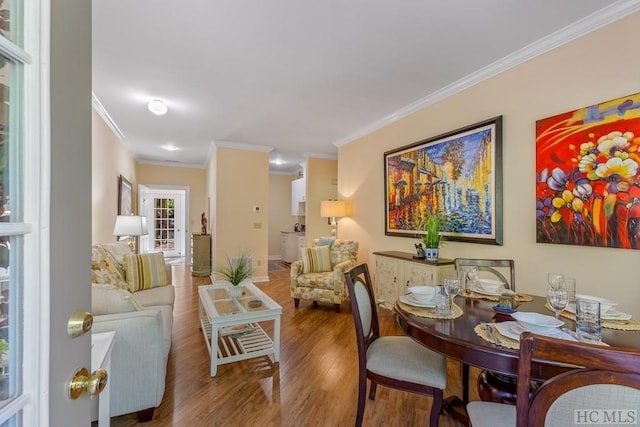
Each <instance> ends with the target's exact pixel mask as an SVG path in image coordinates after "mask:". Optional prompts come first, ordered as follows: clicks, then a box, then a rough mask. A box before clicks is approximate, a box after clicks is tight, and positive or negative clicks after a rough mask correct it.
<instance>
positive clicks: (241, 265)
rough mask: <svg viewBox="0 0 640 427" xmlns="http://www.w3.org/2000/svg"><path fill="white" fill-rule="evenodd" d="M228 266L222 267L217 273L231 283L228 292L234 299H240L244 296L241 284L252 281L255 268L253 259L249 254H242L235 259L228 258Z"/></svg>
mask: <svg viewBox="0 0 640 427" xmlns="http://www.w3.org/2000/svg"><path fill="white" fill-rule="evenodd" d="M226 259H227V263H226V265H223V266H221V267H220V268H218V270H216V272H217V273H218V274H219V275H220V276H221V277H223V278H224V279H225V280H227V281H228V282H229V283H231V286H230V287H229V289H228V291H229V294H231V296H233V297H239V296H241V295H242V287H241V286H240V284H241V283H242V282H243V281H245V280H247V279H250V278H251V276H253V267H252V262H251V257H250V256H249V255H247V254H244V253H241V254H240V255H239V256H237V257H235V258H229V256H226Z"/></svg>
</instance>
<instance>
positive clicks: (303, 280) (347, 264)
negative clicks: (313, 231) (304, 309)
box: [291, 238, 358, 313]
mask: <svg viewBox="0 0 640 427" xmlns="http://www.w3.org/2000/svg"><path fill="white" fill-rule="evenodd" d="M311 245H312V246H311V247H310V248H302V249H301V253H300V255H301V258H302V259H301V260H298V261H295V262H293V263H292V264H291V297H292V298H293V301H294V306H295V307H296V308H298V306H299V305H300V299H305V300H311V301H313V305H314V307H315V306H316V305H317V304H318V301H320V302H328V303H332V304H333V305H334V307H335V311H336V313H340V305H341V304H342V302H343V301H346V300H347V299H349V295H348V293H347V287H346V283H345V279H344V273H345V272H346V271H348V270H349V269H351V268H352V267H355V265H356V262H357V259H358V242H357V241H356V240H344V239H333V238H319V239H313V241H312V243H311Z"/></svg>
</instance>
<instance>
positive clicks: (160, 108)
mask: <svg viewBox="0 0 640 427" xmlns="http://www.w3.org/2000/svg"><path fill="white" fill-rule="evenodd" d="M147 108H149V111H151V112H152V113H153V114H155V115H156V116H162V115H163V114H167V111H168V110H169V109H168V108H167V104H165V103H164V101H162V100H161V99H152V100H151V101H149V103H148V104H147Z"/></svg>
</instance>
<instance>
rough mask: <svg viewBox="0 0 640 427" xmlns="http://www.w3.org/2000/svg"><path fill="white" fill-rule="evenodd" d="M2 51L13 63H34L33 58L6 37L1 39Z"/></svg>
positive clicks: (0, 46) (0, 48)
mask: <svg viewBox="0 0 640 427" xmlns="http://www.w3.org/2000/svg"><path fill="white" fill-rule="evenodd" d="M0 51H1V52H2V54H3V55H4V56H6V57H7V58H9V59H10V60H11V61H15V62H20V63H25V64H31V63H33V56H31V55H29V54H28V53H27V52H26V51H25V50H23V49H21V48H20V47H19V46H17V45H15V44H13V43H12V42H10V41H9V40H7V39H6V38H4V37H0Z"/></svg>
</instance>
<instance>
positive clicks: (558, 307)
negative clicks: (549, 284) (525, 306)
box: [547, 288, 569, 319]
mask: <svg viewBox="0 0 640 427" xmlns="http://www.w3.org/2000/svg"><path fill="white" fill-rule="evenodd" d="M547 302H548V303H549V305H550V306H551V308H552V309H553V312H554V313H555V314H556V319H558V318H559V317H560V313H561V312H562V310H564V309H565V308H566V307H567V304H568V303H569V294H568V292H567V290H566V289H565V288H560V289H553V288H548V289H547Z"/></svg>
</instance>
